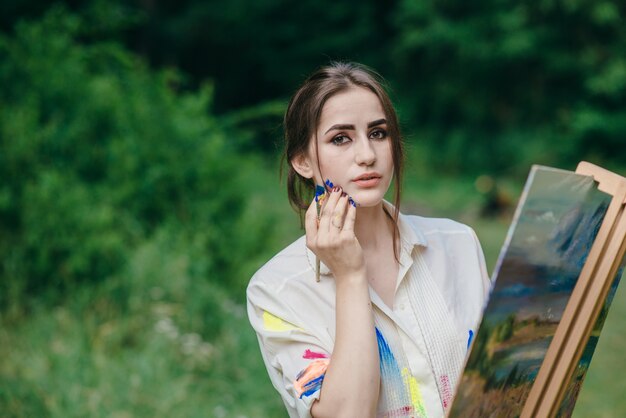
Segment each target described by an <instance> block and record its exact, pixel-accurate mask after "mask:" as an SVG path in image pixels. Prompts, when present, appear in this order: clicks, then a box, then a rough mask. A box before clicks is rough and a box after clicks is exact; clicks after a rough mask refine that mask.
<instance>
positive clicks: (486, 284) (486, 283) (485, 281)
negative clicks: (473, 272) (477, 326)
mask: <svg viewBox="0 0 626 418" xmlns="http://www.w3.org/2000/svg"><path fill="white" fill-rule="evenodd" d="M470 231H471V233H472V237H473V238H474V242H475V243H476V257H477V258H478V263H479V268H480V275H481V278H482V285H483V295H484V299H483V308H484V307H485V306H486V305H487V301H488V300H489V293H490V292H491V279H490V278H489V273H488V272H487V263H486V262H485V254H484V253H483V249H482V247H481V245H480V241H479V240H478V236H476V232H474V230H473V229H472V228H470Z"/></svg>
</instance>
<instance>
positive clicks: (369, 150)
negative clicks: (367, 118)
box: [354, 135, 376, 166]
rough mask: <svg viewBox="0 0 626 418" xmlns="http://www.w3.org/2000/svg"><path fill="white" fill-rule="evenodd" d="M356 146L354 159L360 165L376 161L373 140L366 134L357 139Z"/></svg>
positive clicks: (367, 164)
mask: <svg viewBox="0 0 626 418" xmlns="http://www.w3.org/2000/svg"><path fill="white" fill-rule="evenodd" d="M355 145H356V146H355V147H354V160H355V161H356V163H357V164H358V165H366V166H370V165H372V164H374V162H375V161H376V151H375V150H374V147H373V146H372V142H371V141H370V139H369V138H368V137H367V136H366V135H365V136H362V137H361V138H359V140H358V141H356V144H355Z"/></svg>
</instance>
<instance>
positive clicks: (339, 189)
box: [333, 186, 341, 193]
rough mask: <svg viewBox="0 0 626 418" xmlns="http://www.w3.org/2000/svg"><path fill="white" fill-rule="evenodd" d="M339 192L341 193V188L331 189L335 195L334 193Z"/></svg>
mask: <svg viewBox="0 0 626 418" xmlns="http://www.w3.org/2000/svg"><path fill="white" fill-rule="evenodd" d="M340 191H341V187H339V186H335V187H333V192H335V193H336V192H340Z"/></svg>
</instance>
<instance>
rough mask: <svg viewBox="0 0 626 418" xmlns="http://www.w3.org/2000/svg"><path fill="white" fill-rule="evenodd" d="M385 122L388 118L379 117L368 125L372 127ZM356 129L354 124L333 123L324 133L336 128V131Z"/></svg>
mask: <svg viewBox="0 0 626 418" xmlns="http://www.w3.org/2000/svg"><path fill="white" fill-rule="evenodd" d="M385 123H387V119H384V118H383V119H377V120H375V121H372V122H369V123H368V124H367V127H368V128H372V127H374V126H378V125H383V124H385ZM354 129H355V128H354V125H347V124H337V125H333V126H331V127H330V128H328V130H327V131H326V132H324V135H326V134H327V133H328V132H330V131H332V130H336V131H339V130H347V131H349V130H352V131H353V130H354Z"/></svg>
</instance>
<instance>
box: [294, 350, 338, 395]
mask: <svg viewBox="0 0 626 418" xmlns="http://www.w3.org/2000/svg"><path fill="white" fill-rule="evenodd" d="M305 353H306V352H305ZM329 361H330V360H328V359H317V360H313V361H312V362H311V363H310V364H309V365H308V366H307V368H306V369H304V370H302V371H301V372H300V373H298V375H297V376H296V380H295V381H294V382H293V387H294V389H295V390H296V393H297V394H298V397H299V398H300V399H302V397H303V396H311V395H312V394H314V393H315V392H317V391H318V390H320V389H321V388H322V382H323V381H324V376H325V375H326V369H327V368H328V363H329Z"/></svg>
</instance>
